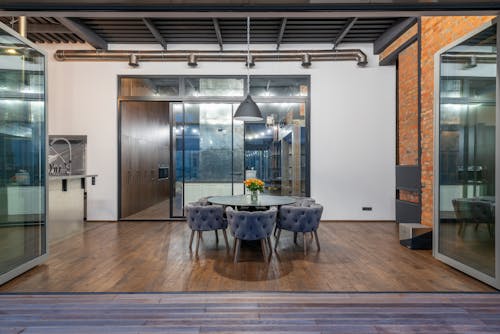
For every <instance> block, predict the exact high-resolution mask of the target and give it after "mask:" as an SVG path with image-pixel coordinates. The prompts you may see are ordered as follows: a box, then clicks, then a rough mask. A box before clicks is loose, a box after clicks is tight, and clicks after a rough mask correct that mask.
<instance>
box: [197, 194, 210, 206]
mask: <svg viewBox="0 0 500 334" xmlns="http://www.w3.org/2000/svg"><path fill="white" fill-rule="evenodd" d="M210 197H211V196H208V197H201V198H199V199H198V201H197V203H201V204H202V205H210V204H211V203H210V202H209V201H208V199H209V198H210Z"/></svg>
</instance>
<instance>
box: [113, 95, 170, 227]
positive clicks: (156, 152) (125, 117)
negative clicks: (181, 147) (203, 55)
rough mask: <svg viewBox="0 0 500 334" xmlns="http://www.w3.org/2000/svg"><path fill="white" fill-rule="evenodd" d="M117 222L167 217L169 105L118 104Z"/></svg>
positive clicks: (149, 102) (138, 102) (163, 103)
mask: <svg viewBox="0 0 500 334" xmlns="http://www.w3.org/2000/svg"><path fill="white" fill-rule="evenodd" d="M119 123H120V185H121V187H120V219H130V220H158V219H160V220H164V219H168V218H170V121H169V103H168V102H161V101H160V102H159V101H121V102H120V121H119Z"/></svg>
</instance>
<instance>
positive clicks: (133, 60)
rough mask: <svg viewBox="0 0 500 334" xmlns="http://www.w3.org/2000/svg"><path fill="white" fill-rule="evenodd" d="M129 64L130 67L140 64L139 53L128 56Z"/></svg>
mask: <svg viewBox="0 0 500 334" xmlns="http://www.w3.org/2000/svg"><path fill="white" fill-rule="evenodd" d="M128 66H130V67H134V68H135V67H138V66H139V60H138V59H137V55H136V54H133V53H132V54H130V56H129V57H128Z"/></svg>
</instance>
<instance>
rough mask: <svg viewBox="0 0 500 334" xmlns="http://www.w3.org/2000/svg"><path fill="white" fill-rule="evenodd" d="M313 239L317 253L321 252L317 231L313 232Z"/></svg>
mask: <svg viewBox="0 0 500 334" xmlns="http://www.w3.org/2000/svg"><path fill="white" fill-rule="evenodd" d="M314 238H315V239H316V247H318V252H319V251H320V250H321V247H320V246H319V239H318V231H314Z"/></svg>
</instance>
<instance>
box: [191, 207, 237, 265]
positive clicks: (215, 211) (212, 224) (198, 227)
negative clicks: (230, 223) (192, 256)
mask: <svg viewBox="0 0 500 334" xmlns="http://www.w3.org/2000/svg"><path fill="white" fill-rule="evenodd" d="M185 209H186V220H187V222H188V225H189V228H190V229H191V238H190V239H189V249H191V246H192V244H193V237H194V234H195V232H197V233H198V238H197V240H196V255H198V248H199V246H200V239H201V238H202V233H203V232H204V231H215V239H216V242H217V243H218V242H219V235H218V233H217V231H218V230H222V233H223V234H224V241H225V242H226V250H227V251H229V243H228V242H227V234H226V229H227V220H225V219H224V217H223V214H224V209H223V208H222V206H220V205H203V203H199V202H194V203H189V204H188V205H186V208H185Z"/></svg>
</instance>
